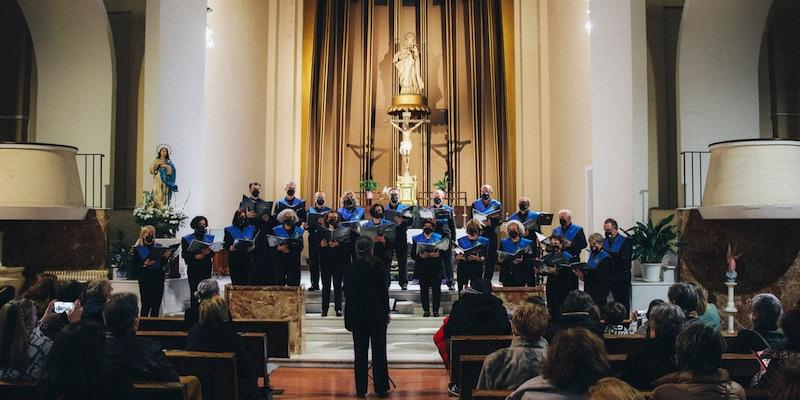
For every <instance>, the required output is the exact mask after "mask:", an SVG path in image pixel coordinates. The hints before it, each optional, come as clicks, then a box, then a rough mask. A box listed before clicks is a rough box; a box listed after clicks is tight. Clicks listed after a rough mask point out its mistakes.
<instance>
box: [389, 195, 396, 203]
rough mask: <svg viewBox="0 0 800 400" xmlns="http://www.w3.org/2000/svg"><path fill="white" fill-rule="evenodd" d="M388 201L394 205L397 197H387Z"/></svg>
mask: <svg viewBox="0 0 800 400" xmlns="http://www.w3.org/2000/svg"><path fill="white" fill-rule="evenodd" d="M389 201H391V202H392V203H395V204H396V203H397V196H391V197H389Z"/></svg>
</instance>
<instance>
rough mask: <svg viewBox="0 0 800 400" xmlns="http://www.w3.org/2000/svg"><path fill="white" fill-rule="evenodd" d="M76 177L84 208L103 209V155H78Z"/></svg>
mask: <svg viewBox="0 0 800 400" xmlns="http://www.w3.org/2000/svg"><path fill="white" fill-rule="evenodd" d="M76 157H77V162H78V175H80V179H81V187H82V188H83V200H84V201H85V202H86V207H90V208H103V204H104V203H103V191H104V190H103V188H104V187H105V186H104V185H103V178H104V176H103V158H104V157H105V154H96V153H78V154H76Z"/></svg>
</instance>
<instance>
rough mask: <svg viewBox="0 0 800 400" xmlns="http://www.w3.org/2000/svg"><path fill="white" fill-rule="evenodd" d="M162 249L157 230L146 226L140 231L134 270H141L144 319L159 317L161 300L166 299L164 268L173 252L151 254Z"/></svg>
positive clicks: (134, 252)
mask: <svg viewBox="0 0 800 400" xmlns="http://www.w3.org/2000/svg"><path fill="white" fill-rule="evenodd" d="M157 247H161V245H160V244H158V243H156V228H155V227H153V226H152V225H145V226H143V227H142V229H141V230H140V231H139V240H138V241H137V244H136V246H135V247H134V250H133V257H134V263H133V266H134V268H136V267H138V268H139V273H138V276H139V293H140V294H141V296H142V311H141V315H142V317H158V316H159V312H160V311H161V300H162V298H163V297H164V267H163V266H165V265H167V262H168V261H169V258H170V257H171V256H172V251H171V250H167V251H166V252H164V253H161V255H160V256H154V255H153V254H151V252H152V251H153V249H154V248H157Z"/></svg>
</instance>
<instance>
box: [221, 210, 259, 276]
mask: <svg viewBox="0 0 800 400" xmlns="http://www.w3.org/2000/svg"><path fill="white" fill-rule="evenodd" d="M255 233H256V228H255V226H253V225H250V224H249V223H248V220H247V214H246V213H245V211H244V210H236V212H235V213H233V221H231V225H230V226H227V227H225V238H224V243H225V248H226V249H228V251H230V257H229V258H228V264H229V266H230V272H231V283H232V284H234V285H249V284H251V280H252V278H253V266H254V260H253V250H255V248H256V244H255V243H248V241H252V240H253V238H254V237H255ZM240 240H241V241H243V242H242V243H244V245H241V244H239V241H240Z"/></svg>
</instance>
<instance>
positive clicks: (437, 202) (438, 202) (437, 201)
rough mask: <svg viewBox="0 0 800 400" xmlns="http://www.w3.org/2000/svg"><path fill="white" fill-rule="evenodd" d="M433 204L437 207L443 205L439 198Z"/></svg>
mask: <svg viewBox="0 0 800 400" xmlns="http://www.w3.org/2000/svg"><path fill="white" fill-rule="evenodd" d="M433 204H436V205H439V204H442V199H440V198H438V197H437V198H435V199H433Z"/></svg>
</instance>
